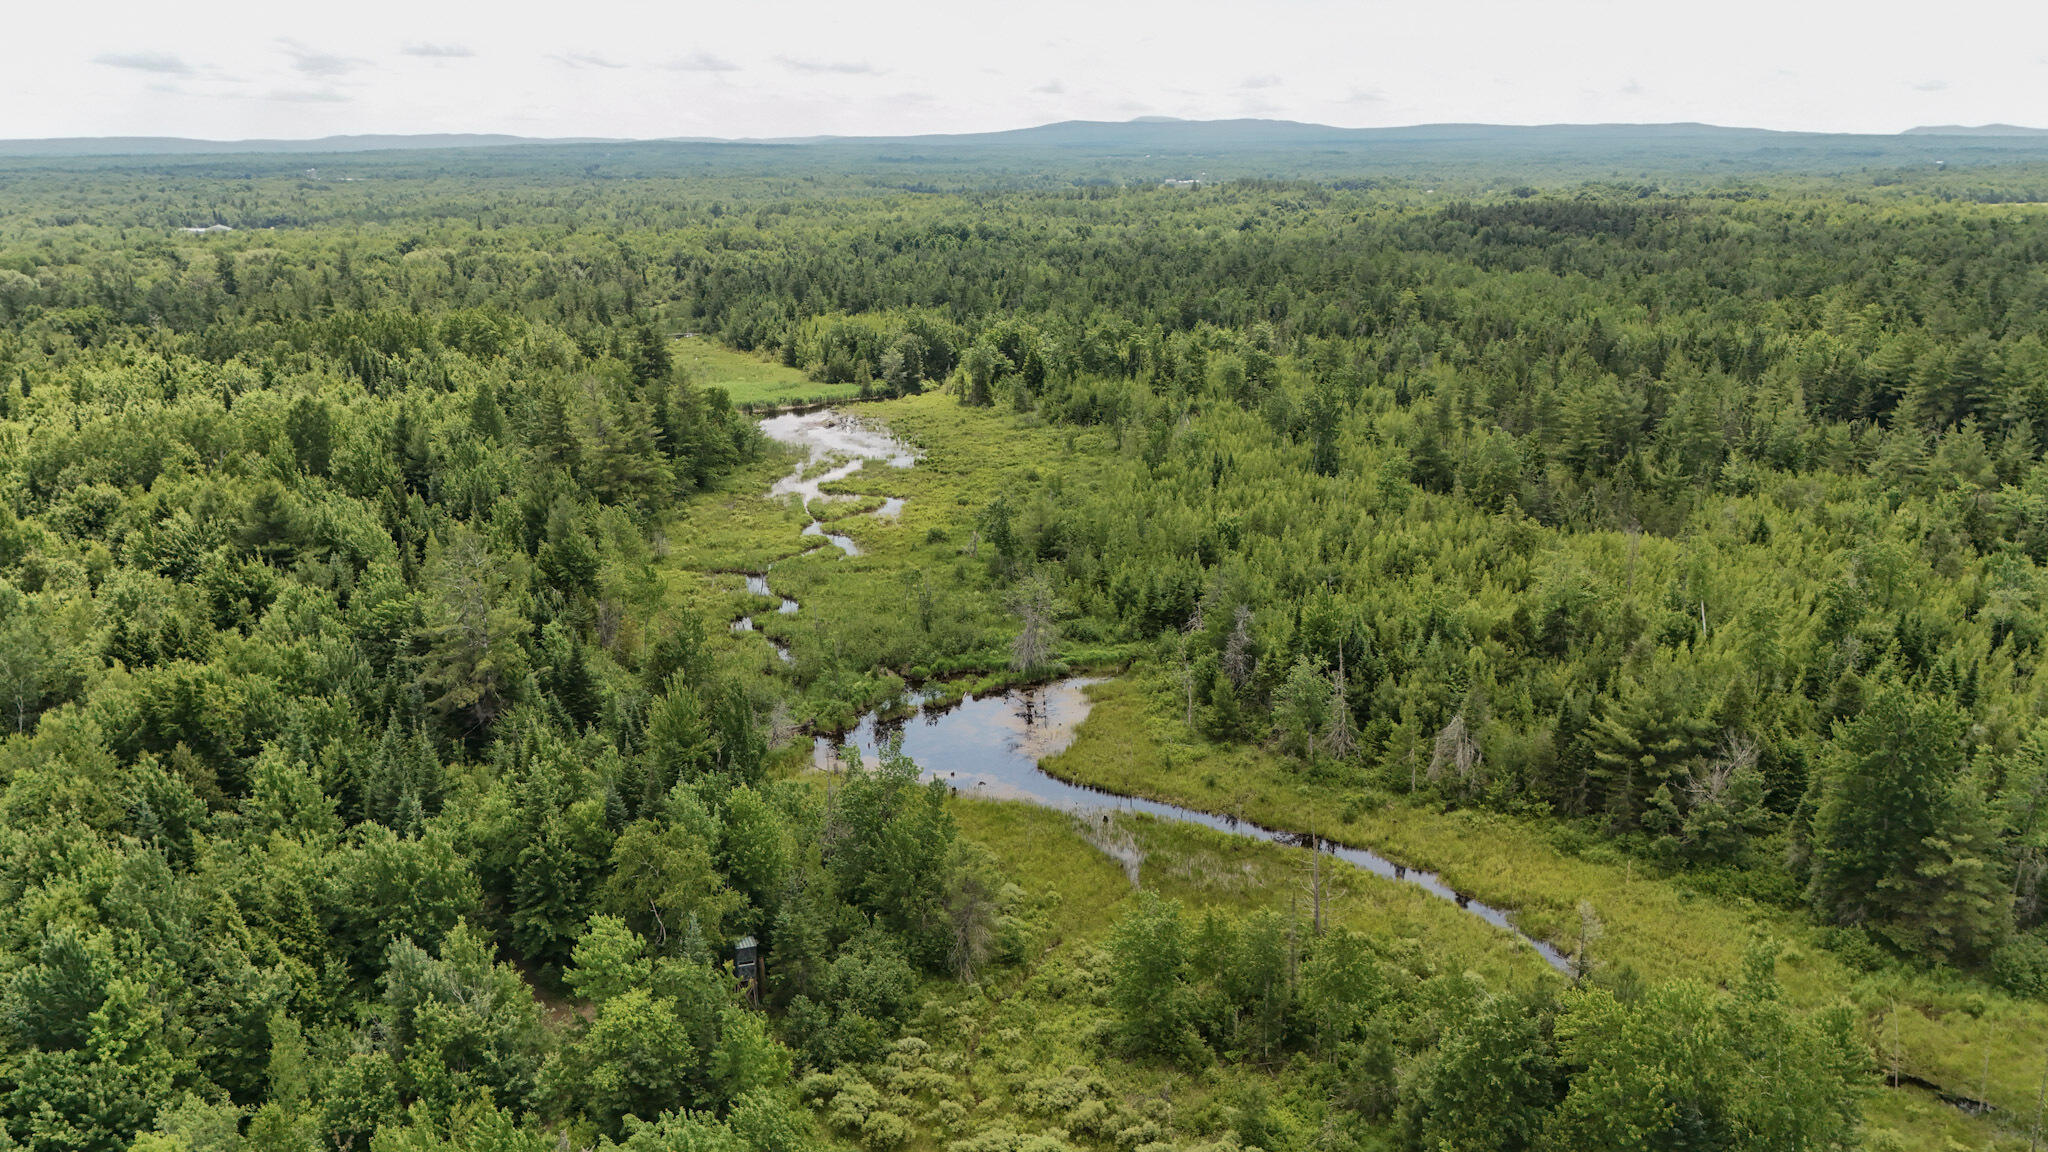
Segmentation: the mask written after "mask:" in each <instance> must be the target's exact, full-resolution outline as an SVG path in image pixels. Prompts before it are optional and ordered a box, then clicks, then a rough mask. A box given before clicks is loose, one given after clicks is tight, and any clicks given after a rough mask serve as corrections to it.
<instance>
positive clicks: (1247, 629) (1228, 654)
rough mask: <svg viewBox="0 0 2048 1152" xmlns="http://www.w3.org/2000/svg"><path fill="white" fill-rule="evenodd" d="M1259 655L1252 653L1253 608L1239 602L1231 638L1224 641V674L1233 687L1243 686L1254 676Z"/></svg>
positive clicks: (1231, 624) (1232, 619)
mask: <svg viewBox="0 0 2048 1152" xmlns="http://www.w3.org/2000/svg"><path fill="white" fill-rule="evenodd" d="M1257 663H1258V657H1257V656H1256V655H1254V654H1253V653H1252V609H1251V605H1249V604H1239V605H1238V606H1237V612H1236V614H1235V615H1234V616H1233V617H1232V618H1231V622H1230V638H1229V639H1227V640H1225V641H1224V642H1223V674H1224V675H1225V676H1228V677H1230V686H1231V687H1232V688H1243V687H1244V685H1245V681H1247V680H1250V679H1251V678H1252V670H1253V668H1254V667H1255V666H1256V665H1257Z"/></svg>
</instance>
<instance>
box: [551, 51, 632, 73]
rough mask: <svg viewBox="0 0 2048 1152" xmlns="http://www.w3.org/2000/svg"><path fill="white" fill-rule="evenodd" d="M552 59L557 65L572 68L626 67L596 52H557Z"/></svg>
mask: <svg viewBox="0 0 2048 1152" xmlns="http://www.w3.org/2000/svg"><path fill="white" fill-rule="evenodd" d="M550 59H552V60H554V61H555V63H557V64H566V65H568V66H569V67H571V68H612V69H618V68H624V67H626V65H625V64H624V63H622V62H620V61H618V60H614V59H612V58H611V57H609V56H600V55H598V54H597V53H595V52H556V53H553V54H552V55H551V56H550Z"/></svg>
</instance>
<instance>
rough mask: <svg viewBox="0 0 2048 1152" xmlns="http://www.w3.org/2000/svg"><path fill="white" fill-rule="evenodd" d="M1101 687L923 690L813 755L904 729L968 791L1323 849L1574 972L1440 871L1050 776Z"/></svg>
mask: <svg viewBox="0 0 2048 1152" xmlns="http://www.w3.org/2000/svg"><path fill="white" fill-rule="evenodd" d="M1095 683H1099V681H1097V680H1092V679H1086V678H1078V679H1072V680H1061V681H1058V682H1056V683H1053V684H1049V685H1046V686H1044V687H1040V688H1026V689H1018V690H1015V691H1011V692H1005V693H1003V694H1001V695H998V696H986V697H972V696H970V697H967V698H966V699H964V700H962V701H961V702H960V703H958V704H955V705H952V706H950V707H944V708H933V709H924V708H923V707H922V704H923V699H922V697H921V696H919V695H917V694H915V693H913V694H912V695H911V697H910V701H911V703H912V705H914V706H917V707H918V709H919V710H918V711H917V712H916V713H915V714H913V715H911V716H909V717H908V718H906V719H901V720H893V721H888V720H879V719H878V718H877V717H876V715H875V714H874V713H869V714H868V715H867V716H865V717H863V718H862V719H861V722H860V726H859V727H857V728H855V729H854V730H853V731H852V732H850V733H848V734H847V735H846V736H845V737H843V738H841V739H839V740H834V739H832V738H829V737H824V736H820V737H818V738H817V740H816V742H815V744H814V747H813V750H812V755H813V757H814V758H815V761H816V763H817V765H818V767H820V768H823V769H830V768H832V767H833V766H834V764H835V757H836V756H837V754H838V751H837V750H838V747H839V746H840V745H842V744H850V745H852V746H853V747H855V748H858V749H859V750H860V754H861V756H862V758H863V759H864V760H868V761H873V760H875V759H877V758H879V757H880V755H881V753H882V749H883V748H884V747H885V746H886V745H887V744H888V742H889V740H890V738H891V737H892V736H894V735H896V734H898V733H901V735H902V738H903V745H902V747H903V754H904V755H906V756H908V757H910V758H911V759H912V760H913V761H915V762H916V763H917V765H918V767H919V768H920V769H922V770H923V772H924V774H925V775H926V776H927V777H938V778H940V779H943V780H945V781H946V782H947V783H948V784H950V785H952V786H953V787H954V788H956V789H958V790H959V791H961V792H963V793H970V794H972V795H975V796H980V797H984V798H987V799H992V800H1023V801H1026V802H1029V803H1032V804H1038V805H1041V806H1043V807H1047V808H1057V809H1060V810H1062V811H1066V812H1073V813H1091V812H1100V813H1111V812H1138V813H1143V814H1145V815H1148V816H1153V817H1157V818H1158V819H1161V820H1174V821H1179V822H1180V823H1184V824H1200V825H1201V826H1203V827H1205V828H1212V829H1215V830H1216V831H1218V832H1224V833H1228V834H1230V835H1235V836H1250V837H1254V838H1257V839H1260V840H1267V841H1271V842H1273V843H1277V844H1286V845H1290V846H1293V847H1297V848H1308V847H1314V848H1315V849H1317V850H1319V851H1323V852H1328V853H1329V854H1330V855H1332V856H1334V857H1336V858H1337V859H1340V860H1343V861H1345V862H1346V863H1349V864H1353V865H1356V866H1357V867H1360V868H1363V869H1365V870H1366V871H1368V872H1371V873H1373V874H1374V875H1376V876H1383V877H1385V878H1386V879H1389V880H1395V881H1399V882H1401V883H1404V884H1413V885H1415V886H1416V887H1418V888H1420V889H1422V890H1423V891H1425V892H1427V893H1429V894H1430V895H1432V896H1436V897H1439V898H1441V899H1444V900H1449V901H1451V902H1453V903H1455V904H1456V905H1457V906H1458V907H1459V908H1461V909H1463V910H1464V911H1466V912H1468V913H1470V914H1472V915H1474V916H1477V917H1479V918H1480V919H1481V920H1484V921H1486V922H1487V923H1488V924H1491V925H1493V926H1494V927H1496V928H1499V929H1501V930H1503V931H1506V932H1511V933H1513V934H1514V935H1515V936H1516V937H1518V938H1520V939H1521V940H1522V941H1524V942H1525V943H1527V944H1528V945H1529V946H1530V947H1532V948H1534V949H1536V951H1537V952H1538V953H1539V954H1541V955H1542V957H1543V959H1544V960H1546V961H1548V962H1549V964H1550V966H1551V967H1553V968H1555V969H1557V970H1558V971H1560V972H1569V971H1570V970H1571V960H1570V958H1569V957H1567V956H1566V955H1565V954H1564V953H1562V952H1560V951H1559V950H1558V949H1557V948H1556V947H1554V946H1552V945H1551V944H1548V943H1546V942H1544V941H1542V940H1538V939H1535V938H1534V937H1531V936H1528V935H1526V934H1524V933H1523V932H1522V931H1520V930H1519V929H1517V928H1516V927H1515V926H1514V925H1513V924H1512V923H1510V922H1509V920H1508V914H1507V912H1506V910H1504V909H1500V908H1495V907H1493V906H1492V905H1490V904H1486V903H1483V902H1481V901H1478V900H1474V899H1472V898H1471V897H1469V896H1466V895H1464V894H1462V893H1460V892H1458V891H1457V890H1456V889H1453V888H1452V887H1451V886H1450V885H1448V884H1446V883H1444V882H1443V880H1442V879H1440V878H1439V877H1438V876H1437V875H1436V873H1434V872H1424V871H1422V870H1420V869H1416V868H1409V867H1406V866H1404V865H1401V864H1397V863H1395V862H1394V861H1392V860H1389V859H1387V858H1386V857H1384V856H1381V855H1380V854H1379V853H1377V852H1372V851H1368V850H1367V849H1364V848H1352V847H1347V846H1345V845H1341V844H1336V843H1333V842H1331V841H1329V840H1319V839H1314V838H1312V837H1309V836H1306V835H1303V834H1301V833H1297V832H1279V831H1275V830H1274V829H1271V828H1264V827H1261V826H1259V825H1257V824H1253V823H1251V822H1250V821H1246V820H1237V819H1233V818H1231V817H1228V816H1218V815H1216V814H1215V813H1213V812H1200V811H1196V810H1195V809H1192V808H1183V807H1181V806H1179V805H1178V804H1166V803H1162V802H1160V801H1157V800H1144V799H1139V798H1137V797H1133V796H1119V795H1117V794H1116V793H1113V792H1105V791H1102V790H1101V789H1097V788H1089V787H1087V786H1085V785H1081V784H1071V783H1068V782H1067V781H1065V780H1061V779H1058V778H1057V777H1054V776H1050V775H1048V774H1046V772H1045V771H1044V770H1043V769H1041V768H1040V767H1039V766H1038V762H1039V760H1041V759H1043V758H1045V757H1047V756H1051V755H1052V754H1054V753H1056V752H1059V751H1061V750H1062V749H1064V748H1066V747H1067V745H1069V744H1071V743H1073V739H1074V728H1075V727H1076V726H1077V725H1079V724H1080V722H1081V721H1082V720H1084V719H1086V718H1087V715H1088V708H1089V703H1088V697H1087V695H1086V694H1085V693H1084V692H1083V689H1085V688H1086V687H1087V686H1088V685H1090V684H1095Z"/></svg>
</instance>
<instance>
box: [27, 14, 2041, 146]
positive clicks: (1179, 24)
mask: <svg viewBox="0 0 2048 1152" xmlns="http://www.w3.org/2000/svg"><path fill="white" fill-rule="evenodd" d="M10 7H13V8H15V11H13V12H10V13H9V14H8V15H7V17H6V20H5V23H4V36H0V137H15V138H19V137H42V136H116V135H160V136H197V137H207V138H213V139H234V138H242V137H259V136H261V137H308V136H324V135H329V134H334V133H356V132H510V133H517V134H520V135H528V136H624V137H641V138H644V137H660V136H787V135H811V134H820V133H839V134H898V133H915V132H959V131H983V130H989V129H999V128H1015V127H1022V126H1026V125H1030V124H1039V123H1044V122H1047V121H1052V120H1065V119H1102V120H1124V119H1129V118H1131V117H1134V116H1145V115H1161V116H1182V117H1190V118H1202V119H1208V118H1218V117H1236V116H1259V117H1274V118H1283V119H1293V120H1310V121H1317V122H1321V123H1327V124H1339V125H1345V126H1359V127H1363V126H1373V125H1395V124H1417V123H1430V122H1441V121H1487V122H1493V123H1511V124H1532V123H1554V122H1566V121H1569V122H1593V121H1634V122H1655V121H1675V120H1699V121H1707V122H1711V123H1716V124H1731V125H1748V126H1755V127H1765V128H1792V129H1813V130H1830V131H1854V132H1895V131H1898V130H1900V129H1903V128H1907V127H1911V126H1913V125H1915V124H1937V123H1984V122H1989V121H2004V122H2008V123H2020V124H2032V125H2037V126H2048V4H2044V3H2040V2H2038V0H1950V2H1949V3H1946V4H1939V5H1935V4H1914V5H1912V6H1910V7H1908V6H1906V5H1902V4H1895V3H1889V2H1887V0H1858V2H1855V3H1849V2H1844V0H1721V2H1719V3H1715V4H1707V5H1699V4H1694V5H1682V6H1681V5H1677V4H1657V3H1645V2H1643V0H1401V2H1399V3H1387V2H1382V0H1352V2H1348V3H1322V2H1317V0H1280V2H1274V3H1266V4H1245V3H1215V2H1210V0H1181V2H1178V3H1173V4H1163V3H1151V2H1144V3H1119V2H1118V0H1085V2H1081V0H1035V2H1034V0H1012V2H1008V3H1002V4H989V3H983V2H981V0H954V2H952V3H933V2H930V0H927V2H924V3H908V2H903V0H887V2H858V0H766V2H761V0H754V2H749V0H724V2H722V3H717V4H704V3H690V2H670V3H627V2H623V0H581V2H578V3H560V2H556V3H550V4H547V5H545V6H542V5H538V4H532V3H526V2H522V0H510V2H501V3H485V2H479V0H469V2H465V3H453V2H450V0H347V2H339V3H337V2H328V3H313V4H296V3H279V2H278V0H261V2H259V0H197V2H188V3H184V4H177V3H166V2H164V0H151V2H149V3H139V2H134V0H113V2H98V0H79V2H73V3H68V4H67V3H37V4H33V5H31V4H27V3H23V4H20V5H10ZM24 9H25V11H24ZM1664 12H1670V13H1672V14H1671V15H1664V14H1663V13H1664ZM1681 12H1682V13H1683V14H1682V15H1681V14H1679V13H1681Z"/></svg>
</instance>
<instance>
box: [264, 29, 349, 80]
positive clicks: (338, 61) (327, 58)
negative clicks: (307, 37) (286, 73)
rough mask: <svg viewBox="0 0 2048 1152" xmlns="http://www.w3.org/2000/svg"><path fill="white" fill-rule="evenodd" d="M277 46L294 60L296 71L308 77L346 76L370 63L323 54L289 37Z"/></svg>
mask: <svg viewBox="0 0 2048 1152" xmlns="http://www.w3.org/2000/svg"><path fill="white" fill-rule="evenodd" d="M277 46H278V47H279V48H281V49H283V50H284V54H285V55H287V56H289V57H291V58H292V68H293V69H294V70H295V71H298V72H302V73H304V74H305V75H308V76H345V75H347V74H348V73H350V72H353V71H355V70H356V69H357V68H360V67H362V66H363V65H364V64H366V63H368V61H365V60H360V59H358V58H356V57H354V56H343V55H340V54H338V53H334V52H323V51H321V50H319V49H317V48H313V47H309V46H308V45H306V44H304V43H302V42H301V41H298V40H294V39H292V38H290V37H288V36H287V37H284V38H282V39H280V40H278V42H277Z"/></svg>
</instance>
